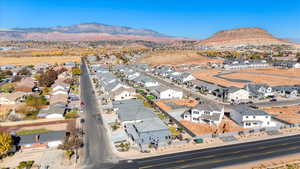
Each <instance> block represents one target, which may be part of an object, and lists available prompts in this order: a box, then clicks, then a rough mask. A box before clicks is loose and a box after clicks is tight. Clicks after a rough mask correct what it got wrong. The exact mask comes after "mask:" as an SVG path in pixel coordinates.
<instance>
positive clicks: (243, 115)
mask: <svg viewBox="0 0 300 169" xmlns="http://www.w3.org/2000/svg"><path fill="white" fill-rule="evenodd" d="M230 117H231V119H233V120H234V121H235V122H236V123H237V124H239V125H240V126H241V127H243V128H264V127H275V126H276V123H275V122H274V121H272V117H271V116H270V115H269V114H268V113H266V112H264V111H262V110H258V109H253V108H250V107H246V106H236V107H235V108H234V109H232V111H231V112H230Z"/></svg>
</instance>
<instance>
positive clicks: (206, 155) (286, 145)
mask: <svg viewBox="0 0 300 169" xmlns="http://www.w3.org/2000/svg"><path fill="white" fill-rule="evenodd" d="M294 153H300V135H296V136H289V137H282V138H276V139H271V140H264V141H257V142H250V143H243V144H237V145H231V146H223V147H217V148H209V149H203V150H195V151H189V152H182V153H175V154H170V155H163V156H158V157H152V158H145V159H138V160H133V161H132V162H131V163H127V162H125V161H124V162H123V163H122V162H120V163H119V165H116V166H115V167H114V168H116V169H125V168H128V169H129V168H130V169H134V168H138V169H168V168H176V169H179V168H181V169H182V168H189V169H202V168H203V169H209V168H219V167H224V166H231V165H236V164H242V163H246V162H252V161H258V160H262V159H267V158H274V157H279V156H283V155H289V154H294Z"/></svg>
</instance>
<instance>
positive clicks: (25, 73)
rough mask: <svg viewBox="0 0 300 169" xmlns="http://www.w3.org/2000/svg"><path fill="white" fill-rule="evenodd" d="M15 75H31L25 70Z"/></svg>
mask: <svg viewBox="0 0 300 169" xmlns="http://www.w3.org/2000/svg"><path fill="white" fill-rule="evenodd" d="M17 75H31V72H30V71H29V70H28V69H27V68H23V69H21V70H20V71H18V73H17Z"/></svg>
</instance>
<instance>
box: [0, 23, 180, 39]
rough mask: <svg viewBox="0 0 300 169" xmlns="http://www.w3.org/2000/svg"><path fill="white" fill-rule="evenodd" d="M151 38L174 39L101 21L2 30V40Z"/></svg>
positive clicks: (0, 36)
mask: <svg viewBox="0 0 300 169" xmlns="http://www.w3.org/2000/svg"><path fill="white" fill-rule="evenodd" d="M127 39H131V40H149V41H174V40H183V39H185V38H178V37H171V36H167V35H164V34H161V33H158V32H156V31H153V30H150V29H135V28H130V27H125V26H112V25H105V24H99V23H82V24H76V25H72V26H56V27H49V28H14V29H6V30H0V40H79V41H84V40H127Z"/></svg>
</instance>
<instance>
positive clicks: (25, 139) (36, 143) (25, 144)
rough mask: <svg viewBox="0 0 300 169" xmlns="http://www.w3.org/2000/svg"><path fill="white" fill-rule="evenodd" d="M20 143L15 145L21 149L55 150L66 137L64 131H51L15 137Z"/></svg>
mask: <svg viewBox="0 0 300 169" xmlns="http://www.w3.org/2000/svg"><path fill="white" fill-rule="evenodd" d="M17 137H19V138H20V141H19V142H18V143H17V144H18V145H19V146H21V149H34V148H48V147H49V148H55V147H58V146H59V145H61V144H63V141H64V139H65V137H66V132H65V131H51V132H45V133H38V134H25V135H19V136H17Z"/></svg>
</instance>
